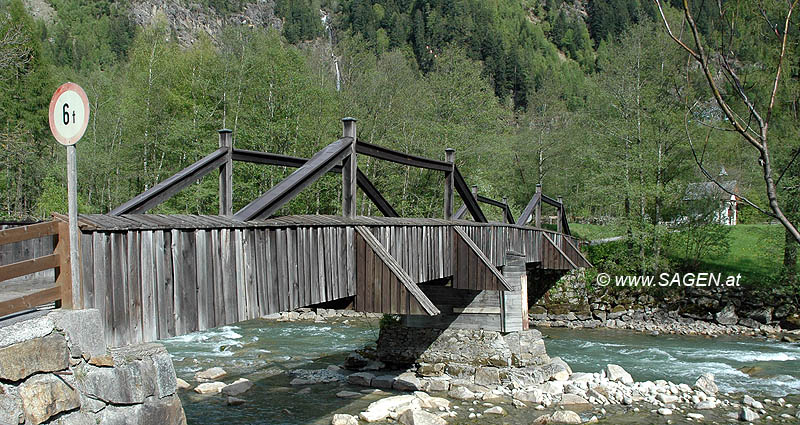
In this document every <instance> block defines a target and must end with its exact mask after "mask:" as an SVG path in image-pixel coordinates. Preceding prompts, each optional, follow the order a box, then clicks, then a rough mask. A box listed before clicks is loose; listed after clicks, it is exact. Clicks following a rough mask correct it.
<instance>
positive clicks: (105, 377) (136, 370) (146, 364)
mask: <svg viewBox="0 0 800 425" xmlns="http://www.w3.org/2000/svg"><path fill="white" fill-rule="evenodd" d="M76 374H81V375H83V378H82V379H77V380H76V381H75V382H76V384H77V387H78V388H79V389H80V390H81V392H83V393H85V394H87V395H89V396H91V397H94V398H96V399H99V400H102V401H104V402H106V403H114V404H134V403H142V402H143V401H144V399H145V398H147V397H149V396H151V395H154V394H155V393H156V368H155V365H154V364H153V362H152V361H151V360H150V359H147V360H138V359H132V360H130V361H129V362H127V363H122V364H117V365H116V366H114V367H95V366H90V365H83V366H81V367H79V368H78V370H77V372H76ZM173 376H174V372H173ZM174 388H175V387H174V386H173V392H174Z"/></svg>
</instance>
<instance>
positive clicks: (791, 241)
mask: <svg viewBox="0 0 800 425" xmlns="http://www.w3.org/2000/svg"><path fill="white" fill-rule="evenodd" d="M784 233H785V235H786V237H785V241H786V244H785V246H784V248H783V268H784V273H786V280H787V281H788V282H791V283H793V282H797V248H798V246H800V243H798V242H797V240H795V238H794V236H793V235H792V233H791V232H789V230H786V231H785V232H784Z"/></svg>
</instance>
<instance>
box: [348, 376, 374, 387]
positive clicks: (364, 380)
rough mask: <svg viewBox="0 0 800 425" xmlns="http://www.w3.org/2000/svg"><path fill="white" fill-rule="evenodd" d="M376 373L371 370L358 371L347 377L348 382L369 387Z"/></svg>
mask: <svg viewBox="0 0 800 425" xmlns="http://www.w3.org/2000/svg"><path fill="white" fill-rule="evenodd" d="M374 377H375V375H374V374H371V373H369V372H357V373H354V374H352V375H350V376H348V377H347V383H349V384H352V385H360V386H362V387H369V386H370V384H371V383H372V378H374Z"/></svg>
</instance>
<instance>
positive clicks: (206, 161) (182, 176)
mask: <svg viewBox="0 0 800 425" xmlns="http://www.w3.org/2000/svg"><path fill="white" fill-rule="evenodd" d="M227 154H228V150H227V149H225V148H220V149H217V150H216V151H214V152H213V153H211V154H209V155H207V156H205V157H204V158H203V159H201V160H199V161H197V162H195V163H194V164H192V165H190V166H188V167H186V168H184V169H183V170H181V171H179V172H177V173H175V174H174V175H173V176H172V177H170V178H168V179H166V180H163V181H161V182H159V183H158V184H157V185H155V186H153V187H152V188H150V189H148V190H146V191H144V192H142V193H140V194H139V195H137V196H136V197H134V198H133V199H131V200H130V201H128V202H126V203H124V204H122V205H120V206H118V207H117V208H114V209H113V210H111V212H109V214H110V215H122V214H140V213H144V212H145V211H147V210H149V209H150V208H153V207H155V206H156V205H158V204H160V203H162V202H164V201H166V200H167V199H169V198H170V197H172V195H174V194H176V193H178V192H180V191H181V190H182V189H183V188H185V187H186V186H189V185H190V184H192V183H194V182H196V181H198V180H200V178H202V177H203V176H205V175H206V174H208V173H210V172H211V171H214V170H216V169H217V168H219V167H220V165H222V164H224V163H225V162H226V161H227V160H228V155H227Z"/></svg>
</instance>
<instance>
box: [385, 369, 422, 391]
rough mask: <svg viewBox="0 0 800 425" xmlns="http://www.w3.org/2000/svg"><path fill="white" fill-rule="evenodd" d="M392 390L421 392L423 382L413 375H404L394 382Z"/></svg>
mask: <svg viewBox="0 0 800 425" xmlns="http://www.w3.org/2000/svg"><path fill="white" fill-rule="evenodd" d="M392 388H394V389H396V390H397V391H419V390H421V389H422V382H421V381H420V380H419V378H417V377H416V375H414V374H413V373H404V374H402V375H400V376H398V377H397V379H395V380H394V383H393V384H392Z"/></svg>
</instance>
